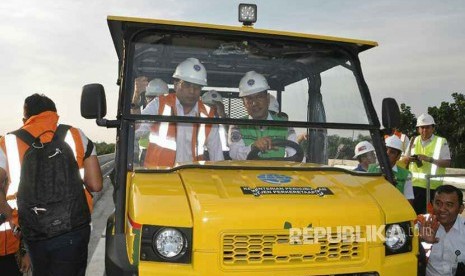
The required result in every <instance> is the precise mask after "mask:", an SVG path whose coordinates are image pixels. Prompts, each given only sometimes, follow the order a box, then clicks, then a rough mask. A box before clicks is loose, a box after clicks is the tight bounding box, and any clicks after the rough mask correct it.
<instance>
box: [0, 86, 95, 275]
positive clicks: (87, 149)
mask: <svg viewBox="0 0 465 276" xmlns="http://www.w3.org/2000/svg"><path fill="white" fill-rule="evenodd" d="M56 111H57V110H56V107H55V103H54V102H53V101H52V100H51V99H49V98H48V97H46V96H45V95H39V94H33V95H31V96H29V97H27V98H26V99H25V101H24V119H23V122H24V125H23V126H22V127H21V129H20V130H18V131H15V132H14V133H15V134H13V133H10V134H7V135H6V136H5V137H4V139H2V140H1V141H0V165H1V166H0V182H3V181H5V179H6V178H8V181H9V187H8V192H7V194H6V195H4V194H3V193H0V206H1V207H2V208H0V210H2V212H3V210H7V211H6V213H5V214H4V215H5V216H6V218H7V219H8V220H9V221H10V222H11V223H10V224H14V212H13V209H15V208H16V206H18V213H19V223H20V226H21V232H22V236H23V238H24V239H25V242H26V245H27V250H28V253H29V255H30V258H31V262H32V267H33V273H34V275H85V271H86V266H87V246H88V242H89V238H90V225H89V222H90V214H89V211H88V210H89V209H90V207H89V206H88V204H91V202H90V203H89V202H86V195H85V190H84V188H83V187H82V183H84V185H85V187H86V188H87V190H89V191H91V192H98V191H100V190H101V189H102V174H101V171H100V165H99V163H98V159H97V156H96V151H95V147H94V145H93V143H92V141H90V140H89V139H88V138H87V137H86V136H85V135H84V134H83V133H82V131H80V130H79V129H77V128H73V127H71V128H69V129H68V128H66V129H67V132H66V138H65V139H64V142H66V143H67V144H68V145H69V147H68V148H66V152H68V153H70V154H71V155H72V156H70V157H69V159H66V160H69V161H70V162H73V163H72V164H73V165H74V166H73V167H67V168H69V169H70V170H71V169H72V170H73V171H72V172H62V171H60V172H57V171H53V170H51V171H48V172H47V173H46V174H47V175H50V176H51V178H53V177H54V176H56V175H59V176H60V177H61V178H56V177H55V178H53V180H59V181H56V183H59V185H61V184H64V183H66V184H67V185H68V184H69V185H71V182H68V181H69V180H68V179H67V178H66V179H65V178H64V177H65V176H66V177H68V176H71V175H72V176H74V178H73V179H78V180H79V181H78V182H72V184H77V185H72V187H73V189H74V191H76V195H77V197H78V198H79V199H81V201H76V200H74V201H73V199H76V198H77V197H76V198H74V197H73V198H68V197H67V196H70V195H69V194H66V196H65V195H63V197H53V195H55V194H57V193H60V191H59V190H64V187H63V186H60V187H61V189H57V188H56V187H54V186H53V185H54V184H56V183H50V182H49V181H46V180H44V179H41V178H40V176H41V175H43V174H41V173H40V171H41V170H37V169H36V168H31V167H26V168H25V167H24V166H22V165H23V164H24V163H25V162H28V161H30V160H31V159H33V158H29V157H30V156H32V154H31V155H27V156H26V154H29V153H31V152H32V151H38V150H40V149H42V148H46V147H45V145H47V144H49V143H50V144H51V143H52V139H53V138H54V137H56V136H55V132H58V131H57V129H58V128H60V129H63V128H62V127H61V125H60V127H57V124H58V114H57V112H56ZM19 133H23V135H19ZM24 133H28V135H29V136H30V137H31V138H32V141H33V143H32V145H31V146H29V145H30V144H28V143H26V142H25V141H24V140H23V138H24V136H25V135H24ZM26 136H27V135H26ZM21 137H23V138H21ZM62 141H63V140H62ZM31 147H33V149H31ZM30 149H31V150H30ZM54 149H55V148H54ZM55 150H56V151H55V153H54V154H53V155H48V154H47V153H46V154H47V156H48V159H51V158H54V157H55V156H57V155H62V153H63V152H64V151H65V149H64V148H61V150H60V148H58V147H57V148H56V149H55ZM71 152H72V153H71ZM36 156H37V155H34V156H33V157H36ZM26 157H27V158H26ZM46 158H47V157H46ZM57 160H58V159H57ZM59 160H62V159H59ZM29 164H32V163H29ZM35 165H36V166H37V167H39V164H37V163H35ZM47 168H50V167H47ZM62 168H65V166H62ZM24 169H28V171H27V172H28V173H24V172H23V170H24ZM80 169H82V170H83V176H82V175H79V174H80ZM22 172H23V173H22ZM58 173H59V174H58ZM28 174H33V175H34V177H31V178H29V179H28V180H31V181H33V182H31V181H29V182H27V183H28V184H31V185H34V187H33V188H37V190H35V189H31V190H32V191H29V189H28V188H27V187H24V186H22V185H26V184H24V183H26V181H24V182H23V180H24V178H23V176H24V177H25V178H28V176H29V175H28ZM36 177H39V178H36ZM81 177H83V179H81ZM54 182H55V181H54ZM57 185H58V184H57ZM44 186H45V187H53V188H54V189H53V190H44V189H41V188H43V187H44ZM28 187H29V186H28ZM70 187H71V186H70ZM23 191H24V192H25V193H22V194H21V196H20V195H19V193H20V192H23ZM26 193H27V196H34V195H37V198H39V195H38V194H41V195H42V196H41V197H40V198H41V199H44V201H41V202H40V203H35V204H36V206H35V207H34V208H26V209H24V206H23V207H22V205H24V202H25V198H26ZM17 194H18V197H17ZM45 195H48V196H45ZM45 198H46V200H47V201H53V204H50V205H47V204H45ZM65 198H66V199H65ZM20 199H21V202H23V203H21V204H22V205H20ZM7 200H8V202H7ZM63 201H66V203H67V204H68V205H67V206H72V207H71V209H73V210H85V212H79V214H78V213H71V214H68V213H69V212H68V211H69V209H66V208H61V207H64V205H59V204H60V203H61V202H63ZM73 202H74V203H73ZM5 205H7V206H6V208H5ZM30 206H32V205H30ZM54 206H61V207H60V208H59V209H57V208H55V207H54ZM76 206H78V207H76ZM12 207H14V208H12ZM29 209H31V210H32V211H34V212H35V213H36V215H37V216H39V215H40V217H35V220H33V221H35V222H36V223H35V224H34V223H33V224H28V227H26V226H25V225H26V224H23V222H24V218H25V217H24V216H23V215H22V214H23V212H24V213H26V212H28V214H30V216H34V214H33V213H32V211H31V210H29ZM64 213H66V214H68V215H73V214H74V215H76V214H78V216H79V224H78V223H75V222H76V220H77V217H76V216H67V218H69V220H66V221H65V220H62V215H63V214H64ZM81 215H82V219H81ZM44 217H46V218H53V217H59V218H60V219H56V220H51V221H52V222H53V223H48V220H43V219H42V218H44ZM81 221H82V223H80V222H81ZM39 223H41V225H42V224H46V225H47V227H43V228H40V227H38V225H39ZM73 225H76V227H75V228H72V229H71V230H69V231H68V230H67V229H68V228H69V227H71V226H73ZM29 226H31V227H35V228H36V229H37V228H40V231H41V234H43V236H40V238H39V237H38V236H34V237H33V235H32V234H33V233H34V231H33V230H31V229H32V228H29ZM62 226H63V227H62ZM54 228H59V229H60V230H63V231H65V232H59V235H56V236H52V234H55V233H56V232H53V233H51V232H49V230H50V229H54ZM26 230H27V232H28V233H26ZM48 234H50V236H49V235H48Z"/></svg>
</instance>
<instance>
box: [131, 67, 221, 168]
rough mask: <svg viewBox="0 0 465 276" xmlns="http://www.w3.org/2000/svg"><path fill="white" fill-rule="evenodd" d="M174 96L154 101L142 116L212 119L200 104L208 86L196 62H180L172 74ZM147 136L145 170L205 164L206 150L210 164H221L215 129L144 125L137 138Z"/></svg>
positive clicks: (200, 125)
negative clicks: (203, 89)
mask: <svg viewBox="0 0 465 276" xmlns="http://www.w3.org/2000/svg"><path fill="white" fill-rule="evenodd" d="M173 79H174V81H173V84H174V91H175V93H172V94H168V95H162V96H159V97H156V98H155V99H154V100H153V101H151V102H150V103H149V104H148V105H147V106H146V107H145V108H144V109H143V110H142V112H141V113H142V114H143V115H163V116H173V115H175V116H189V117H203V118H207V117H214V116H215V115H214V110H213V109H212V108H210V107H209V106H207V105H205V104H204V103H203V102H202V101H201V100H200V92H201V90H202V87H203V86H206V85H207V71H206V69H205V67H204V66H203V64H202V63H200V61H199V60H198V59H196V58H187V59H186V60H184V61H183V62H181V63H180V64H179V65H178V66H177V67H176V70H175V72H174V74H173ZM146 133H149V145H148V148H147V154H146V156H145V160H144V166H145V167H157V166H170V167H171V166H174V165H175V163H179V162H195V161H201V160H204V151H205V148H207V149H208V152H209V157H210V160H213V161H219V160H224V158H223V151H222V149H221V142H220V137H219V133H218V125H210V124H192V123H170V122H160V123H155V124H152V125H151V126H150V125H147V124H143V125H141V126H140V127H139V128H138V129H137V130H136V138H137V137H142V136H144V135H145V134H146Z"/></svg>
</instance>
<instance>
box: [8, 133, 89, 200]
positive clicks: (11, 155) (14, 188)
mask: <svg viewBox="0 0 465 276" xmlns="http://www.w3.org/2000/svg"><path fill="white" fill-rule="evenodd" d="M65 142H66V143H67V144H68V145H69V146H70V147H71V149H72V150H73V155H74V158H75V159H76V162H77V155H76V142H75V141H74V138H73V135H72V134H71V130H68V132H67V133H66V137H65ZM5 148H6V152H7V159H8V172H9V173H10V184H9V186H8V191H7V194H6V196H7V198H10V199H9V200H8V204H9V205H10V206H11V208H12V209H18V206H17V204H16V193H17V192H18V186H19V181H20V178H21V162H20V159H19V149H18V143H17V137H16V136H15V135H14V134H7V135H6V136H5ZM79 172H80V174H81V177H82V178H83V177H84V169H83V168H82V169H79Z"/></svg>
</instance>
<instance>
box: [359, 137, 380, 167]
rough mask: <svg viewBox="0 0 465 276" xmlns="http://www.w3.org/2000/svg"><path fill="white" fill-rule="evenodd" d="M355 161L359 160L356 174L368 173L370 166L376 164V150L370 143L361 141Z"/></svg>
mask: <svg viewBox="0 0 465 276" xmlns="http://www.w3.org/2000/svg"><path fill="white" fill-rule="evenodd" d="M354 152H355V155H354V159H357V160H358V166H357V167H356V168H355V169H354V171H356V172H366V171H367V170H368V166H370V164H373V163H375V161H376V157H375V148H374V147H373V145H372V144H370V142H368V141H361V142H360V143H358V144H357V145H356V146H355V150H354Z"/></svg>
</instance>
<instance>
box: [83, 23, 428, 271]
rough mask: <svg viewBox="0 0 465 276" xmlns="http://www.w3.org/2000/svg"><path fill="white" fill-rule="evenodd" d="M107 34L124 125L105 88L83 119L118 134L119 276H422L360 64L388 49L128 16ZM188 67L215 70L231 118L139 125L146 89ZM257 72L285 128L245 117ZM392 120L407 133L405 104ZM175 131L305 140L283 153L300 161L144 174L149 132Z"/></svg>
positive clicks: (114, 242) (146, 118) (389, 104)
mask: <svg viewBox="0 0 465 276" xmlns="http://www.w3.org/2000/svg"><path fill="white" fill-rule="evenodd" d="M108 25H109V28H110V32H111V35H112V38H113V42H114V45H115V48H116V53H117V56H118V84H119V86H120V90H119V101H118V112H117V117H116V118H115V119H112V120H108V119H105V118H104V117H105V115H106V102H105V92H104V89H103V86H101V85H99V84H89V85H86V86H84V88H83V93H82V100H81V114H82V116H83V117H85V118H89V119H96V121H97V124H98V125H100V126H106V127H107V128H116V129H117V136H116V155H115V161H116V162H115V164H116V165H115V178H114V201H115V212H114V215H112V216H111V217H110V218H109V220H108V224H107V232H106V253H105V254H106V258H105V259H106V260H105V269H106V274H107V275H241V276H243V275H254V276H259V275H293V276H297V275H301V276H304V275H305V276H310V275H370V276H373V275H382V276H387V275H395V276H399V275H416V271H417V256H416V255H417V252H418V244H419V243H418V238H417V237H416V236H415V235H413V232H412V228H413V221H414V219H415V213H414V211H413V209H412V208H411V206H410V205H409V203H408V201H407V200H406V199H405V198H404V196H403V195H402V193H401V192H399V191H398V190H397V189H396V188H395V186H394V185H393V184H391V183H393V182H394V181H393V174H392V171H391V169H390V166H389V161H388V158H387V156H386V148H385V146H384V142H383V137H382V133H381V131H380V127H381V125H380V122H379V120H378V116H377V114H376V112H375V108H374V106H373V103H372V101H371V97H370V93H369V90H368V86H367V84H366V82H365V80H364V77H363V74H362V70H361V66H360V60H359V57H358V55H359V54H360V53H361V52H363V51H365V50H368V49H370V48H373V47H375V46H377V43H376V42H373V41H365V40H355V39H347V38H337V37H330V36H322V35H311V34H302V33H293V32H283V31H276V30H263V29H256V28H254V27H252V26H250V25H249V26H241V27H234V26H222V25H212V24H198V23H190V22H178V21H166V20H154V19H142V18H128V17H117V16H109V17H108ZM187 58H196V59H198V60H200V62H201V63H202V64H203V66H204V67H205V68H206V71H207V85H205V86H203V87H202V93H204V92H206V91H209V90H211V89H215V90H216V91H218V92H219V94H220V95H221V96H222V102H223V104H224V106H225V113H226V114H227V117H226V118H216V117H215V118H208V117H201V116H198V117H197V116H193V117H187V116H176V114H175V113H171V114H165V115H163V114H161V115H150V114H136V113H135V112H131V110H132V109H134V106H131V105H134V103H133V102H132V100H133V92H134V86H135V79H136V78H138V77H140V76H145V77H147V78H148V79H149V80H150V79H153V78H160V79H162V80H164V81H165V82H166V83H168V84H169V88H170V90H173V85H172V83H173V74H174V71H175V68H176V66H177V65H178V64H179V63H180V62H182V61H184V60H186V59H187ZM252 70H253V71H255V72H258V73H260V74H262V75H263V76H265V77H266V79H267V80H268V83H269V86H270V89H269V90H268V92H269V93H270V94H271V95H273V96H274V97H275V98H276V99H277V101H278V103H279V107H278V108H279V110H278V111H279V112H284V113H286V114H287V115H288V119H287V120H284V119H283V120H251V119H249V118H248V117H247V112H246V109H245V108H244V103H243V101H242V99H241V98H239V96H238V94H239V90H238V86H239V82H240V80H241V78H242V77H243V76H244V75H245V74H246V72H249V71H252ZM171 92H172V91H171ZM139 113H140V112H139ZM142 113H144V112H142ZM382 114H383V116H382V117H383V125H384V127H386V128H391V127H394V126H396V124H397V122H398V121H399V109H398V106H397V103H396V102H395V100H393V99H389V98H387V99H385V100H384V101H383V110H382ZM163 123H169V124H176V125H178V126H180V125H181V124H183V125H184V126H196V127H199V128H201V127H205V126H209V127H218V128H219V127H220V126H221V127H224V129H225V130H228V127H227V126H232V125H236V126H238V127H239V128H241V127H249V128H252V129H255V130H256V131H261V130H263V129H267V128H270V129H272V128H281V129H282V128H284V129H286V130H289V129H290V132H293V131H295V137H300V138H302V139H299V140H300V141H299V142H300V143H295V141H294V142H292V141H291V142H289V141H287V142H284V143H282V146H283V147H293V148H294V151H295V152H296V154H295V155H294V156H283V157H271V158H266V157H264V155H263V154H262V153H260V152H254V153H253V154H249V156H248V160H231V158H230V157H229V155H228V149H227V148H226V150H225V152H224V156H225V160H224V161H208V160H204V161H193V162H177V163H175V164H174V165H173V166H150V165H144V164H147V163H146V162H144V161H145V160H143V158H141V150H140V147H139V142H140V140H141V139H143V138H142V136H141V135H139V134H138V129H139V128H140V127H141V126H149V129H153V127H156V126H159V127H161V126H160V125H161V124H163ZM226 132H227V131H226ZM236 138H237V137H236ZM291 140H293V139H291ZM294 140H295V139H294ZM360 140H368V141H370V142H371V143H372V144H373V146H374V148H375V150H376V156H377V162H378V163H379V164H380V166H381V168H382V170H383V173H382V174H372V173H370V174H369V173H359V172H355V171H353V170H352V169H353V168H354V167H355V165H353V166H351V167H349V166H348V162H350V161H348V159H351V158H352V157H353V151H354V148H353V146H354V145H355V144H356V143H357V142H359V141H360ZM175 142H176V143H177V146H178V147H179V146H181V145H183V143H186V142H185V141H175ZM281 142H282V141H281ZM277 144H279V143H277ZM347 156H349V157H347ZM207 159H208V158H207ZM342 159H344V160H342ZM342 163H344V164H342ZM390 182H391V183H390Z"/></svg>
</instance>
